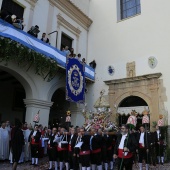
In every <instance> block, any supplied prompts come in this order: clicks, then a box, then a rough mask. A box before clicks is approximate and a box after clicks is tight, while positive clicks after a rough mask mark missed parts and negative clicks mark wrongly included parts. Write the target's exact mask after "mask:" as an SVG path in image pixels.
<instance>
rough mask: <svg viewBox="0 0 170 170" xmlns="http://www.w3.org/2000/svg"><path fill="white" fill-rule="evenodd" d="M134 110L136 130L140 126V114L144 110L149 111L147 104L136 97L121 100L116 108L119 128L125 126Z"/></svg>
mask: <svg viewBox="0 0 170 170" xmlns="http://www.w3.org/2000/svg"><path fill="white" fill-rule="evenodd" d="M132 110H135V111H136V112H137V125H136V129H138V128H139V126H140V125H141V124H142V116H143V115H142V112H143V111H144V110H149V107H148V104H147V103H146V102H145V100H143V99H142V98H140V97H138V96H129V97H126V98H125V99H123V100H122V101H121V102H120V104H119V107H118V110H117V112H118V114H119V116H118V123H119V126H121V125H122V124H126V123H127V120H128V118H129V116H130V114H131V112H132Z"/></svg>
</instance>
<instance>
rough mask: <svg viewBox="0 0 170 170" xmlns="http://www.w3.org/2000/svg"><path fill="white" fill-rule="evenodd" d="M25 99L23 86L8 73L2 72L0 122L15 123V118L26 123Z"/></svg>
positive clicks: (0, 77)
mask: <svg viewBox="0 0 170 170" xmlns="http://www.w3.org/2000/svg"><path fill="white" fill-rule="evenodd" d="M25 98H26V93H25V89H24V87H23V86H22V84H21V83H20V82H19V81H18V80H17V79H16V78H15V77H13V76H12V75H11V74H9V73H8V72H6V71H3V70H0V121H7V120H9V121H10V122H11V123H14V120H15V118H18V119H20V121H22V122H24V121H25V112H26V108H25V105H24V101H23V99H25Z"/></svg>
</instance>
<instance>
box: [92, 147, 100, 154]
mask: <svg viewBox="0 0 170 170" xmlns="http://www.w3.org/2000/svg"><path fill="white" fill-rule="evenodd" d="M99 152H101V148H99V149H96V150H92V151H91V153H92V154H93V153H99Z"/></svg>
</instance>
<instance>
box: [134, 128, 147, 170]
mask: <svg viewBox="0 0 170 170" xmlns="http://www.w3.org/2000/svg"><path fill="white" fill-rule="evenodd" d="M137 140H138V153H139V168H140V170H142V162H143V159H144V160H145V162H146V170H148V169H149V161H150V155H149V147H150V133H149V132H146V131H145V128H144V126H140V133H139V134H138V136H137Z"/></svg>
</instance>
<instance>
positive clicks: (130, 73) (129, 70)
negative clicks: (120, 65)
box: [126, 61, 136, 77]
mask: <svg viewBox="0 0 170 170" xmlns="http://www.w3.org/2000/svg"><path fill="white" fill-rule="evenodd" d="M126 74H127V77H135V76H136V69H135V61H133V62H131V63H127V64H126Z"/></svg>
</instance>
